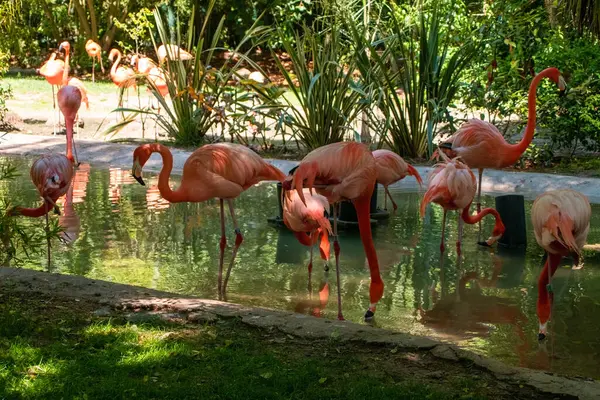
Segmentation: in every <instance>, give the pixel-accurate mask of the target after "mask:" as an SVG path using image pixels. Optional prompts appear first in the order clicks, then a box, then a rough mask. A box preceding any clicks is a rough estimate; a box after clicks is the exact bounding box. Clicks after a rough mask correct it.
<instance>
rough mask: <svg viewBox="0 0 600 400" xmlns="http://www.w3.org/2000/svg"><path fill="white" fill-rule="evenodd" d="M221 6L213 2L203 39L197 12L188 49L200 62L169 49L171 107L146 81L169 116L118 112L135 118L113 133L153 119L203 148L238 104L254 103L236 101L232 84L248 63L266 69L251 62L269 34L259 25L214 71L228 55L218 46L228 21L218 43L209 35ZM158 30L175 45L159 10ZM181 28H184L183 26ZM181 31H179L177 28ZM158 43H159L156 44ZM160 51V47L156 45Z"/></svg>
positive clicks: (217, 37)
mask: <svg viewBox="0 0 600 400" xmlns="http://www.w3.org/2000/svg"><path fill="white" fill-rule="evenodd" d="M215 2H216V0H210V2H209V4H208V7H207V10H206V13H205V16H204V21H203V23H202V27H201V29H200V32H199V33H198V34H195V29H194V23H193V16H194V15H195V13H194V12H193V11H192V13H191V15H192V17H191V19H190V23H189V29H188V34H187V40H186V42H187V48H189V49H194V51H193V52H194V53H195V56H194V59H193V60H190V61H183V60H180V59H179V58H178V57H177V54H170V53H171V51H170V48H169V46H166V49H167V59H166V63H165V66H164V76H165V81H166V85H167V88H168V96H169V98H170V101H167V99H166V98H165V97H163V95H162V94H161V93H160V91H159V90H158V88H157V87H156V86H155V84H154V83H153V81H152V80H151V79H148V77H141V78H144V79H145V81H146V84H147V85H148V87H149V89H150V92H151V93H152V95H153V96H154V97H155V98H156V100H157V101H158V103H159V106H160V108H162V109H163V110H165V114H160V113H158V112H154V111H152V110H148V109H132V108H129V109H117V110H115V111H117V112H123V111H125V112H129V113H130V114H129V116H128V118H126V119H125V120H124V121H122V122H121V123H118V124H116V125H114V126H112V127H110V128H109V129H108V131H107V133H109V134H110V133H113V132H116V131H117V130H119V129H121V128H122V127H123V126H124V125H127V124H128V123H130V122H132V121H133V120H134V119H135V117H136V116H137V115H139V114H149V115H150V116H151V117H152V118H153V119H154V120H155V122H156V124H157V125H158V126H159V127H160V128H162V129H163V130H164V131H165V132H166V133H167V135H168V136H170V137H172V138H174V139H175V141H176V142H178V143H179V144H182V145H198V144H200V143H201V142H202V141H203V140H204V138H205V136H206V134H207V133H208V132H209V131H210V130H211V129H212V128H214V127H216V126H220V127H221V129H222V132H221V134H223V130H224V129H225V126H226V125H227V124H229V123H230V122H229V121H228V115H227V109H228V108H231V107H232V106H233V103H234V102H235V103H238V104H240V105H243V104H244V103H245V102H247V100H248V95H247V93H246V94H242V95H239V96H235V98H233V99H232V98H231V97H230V96H229V94H230V90H229V88H228V82H230V81H232V79H233V76H234V74H235V73H236V71H237V70H238V69H239V68H240V66H241V64H242V63H244V62H245V63H247V64H248V65H250V66H251V67H253V68H254V69H259V70H260V68H259V67H258V66H257V65H256V64H255V63H254V62H253V61H252V60H251V59H250V58H249V57H248V54H249V53H250V52H251V51H252V48H253V46H252V45H248V44H249V43H250V41H251V40H253V41H254V43H255V44H256V43H260V41H261V40H262V39H263V38H264V35H265V33H266V32H268V28H266V27H263V26H260V25H258V21H257V22H256V23H255V24H254V25H253V26H252V27H251V28H250V29H249V30H248V31H247V34H246V36H245V37H244V38H243V39H242V40H241V41H240V43H239V44H238V46H237V47H236V48H235V49H234V50H233V51H230V52H228V54H229V55H228V56H227V58H226V59H225V60H224V62H223V63H222V65H221V66H220V67H214V66H213V65H212V64H213V63H214V62H217V60H215V57H214V56H215V52H216V51H219V50H225V49H224V48H219V47H218V44H219V42H220V41H221V39H222V38H223V33H224V31H223V24H224V22H225V16H223V17H222V18H221V19H220V21H219V23H218V25H217V27H216V29H214V30H213V31H212V37H211V36H210V34H209V31H208V29H207V27H208V22H209V19H210V15H211V13H212V10H213V7H214V5H215ZM154 18H155V21H156V28H157V30H158V34H159V37H160V40H161V42H162V43H163V44H165V45H167V44H175V43H172V42H171V37H172V36H175V35H171V34H170V32H169V29H168V27H167V25H166V24H165V22H164V21H163V18H162V16H161V14H160V12H159V10H158V9H155V10H154ZM177 26H178V25H177ZM177 29H178V28H177ZM180 36H181V35H180V32H179V29H178V30H177V35H176V37H177V39H179V38H180ZM153 40H154V39H153ZM154 46H155V48H157V47H158V46H157V45H156V43H154ZM243 47H248V50H246V51H245V52H241V50H240V49H242V48H243Z"/></svg>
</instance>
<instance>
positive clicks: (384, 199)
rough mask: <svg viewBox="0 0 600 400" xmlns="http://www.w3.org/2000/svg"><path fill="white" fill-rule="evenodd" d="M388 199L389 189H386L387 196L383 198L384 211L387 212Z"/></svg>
mask: <svg viewBox="0 0 600 400" xmlns="http://www.w3.org/2000/svg"><path fill="white" fill-rule="evenodd" d="M387 198H388V191H387V188H385V195H384V196H383V209H384V210H385V211H387Z"/></svg>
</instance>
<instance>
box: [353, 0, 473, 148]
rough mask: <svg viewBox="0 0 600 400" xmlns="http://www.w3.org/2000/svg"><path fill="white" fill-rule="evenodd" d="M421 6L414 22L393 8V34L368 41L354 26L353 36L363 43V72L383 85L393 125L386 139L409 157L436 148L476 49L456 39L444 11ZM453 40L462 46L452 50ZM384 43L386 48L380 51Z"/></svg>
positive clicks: (383, 106)
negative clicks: (446, 25)
mask: <svg viewBox="0 0 600 400" xmlns="http://www.w3.org/2000/svg"><path fill="white" fill-rule="evenodd" d="M422 11H423V12H421V13H420V14H419V19H418V23H417V24H414V25H412V24H411V25H406V24H405V23H404V22H403V21H402V20H400V19H399V18H398V14H397V13H390V14H389V21H390V24H391V29H392V32H391V33H392V34H391V35H390V36H389V37H387V38H385V39H383V40H380V41H376V42H374V43H366V42H365V39H364V37H362V35H360V34H359V33H358V31H356V30H354V33H355V36H354V39H355V40H356V41H357V43H363V46H364V47H363V50H362V51H363V56H362V57H361V63H360V64H359V65H360V70H361V73H362V75H363V76H364V77H367V78H368V79H372V80H374V81H376V82H377V84H378V87H379V88H380V99H381V100H380V103H379V108H380V109H381V112H382V113H383V114H384V116H385V119H386V125H387V128H388V130H389V132H388V135H386V136H385V141H386V142H387V144H388V145H389V146H390V147H391V148H392V149H393V150H394V151H395V152H397V153H399V154H401V155H405V156H410V157H423V156H425V155H430V154H431V153H432V152H433V139H434V138H435V137H436V135H437V129H436V127H437V124H438V123H439V122H440V121H443V120H444V118H446V117H447V116H448V109H449V107H450V105H451V104H452V102H453V100H454V98H455V96H456V94H457V91H458V88H459V77H460V75H461V73H462V72H463V70H464V69H465V67H466V66H467V64H468V62H469V61H470V59H471V58H472V57H473V55H474V54H475V51H476V50H477V47H476V46H475V45H474V44H473V43H472V42H469V41H467V42H461V43H456V42H454V38H453V36H451V35H449V34H448V31H447V30H445V29H442V25H441V21H442V20H444V19H445V17H444V16H442V15H440V14H439V13H438V11H437V8H435V7H434V9H433V11H431V12H429V11H427V10H422ZM449 26H452V24H451V23H450V24H449ZM452 45H453V46H456V47H457V48H455V49H454V51H453V52H451V51H450V47H451V46H452ZM458 46H460V47H458ZM381 47H384V50H383V51H382V52H379V51H378V50H379V48H381ZM369 54H370V55H371V56H372V58H373V60H374V63H373V62H371V60H370V58H369Z"/></svg>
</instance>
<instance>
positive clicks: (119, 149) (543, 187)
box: [0, 133, 600, 203]
mask: <svg viewBox="0 0 600 400" xmlns="http://www.w3.org/2000/svg"><path fill="white" fill-rule="evenodd" d="M75 143H76V147H77V152H78V156H79V161H81V162H84V163H91V164H96V165H104V166H110V167H118V168H125V169H129V168H131V165H132V163H133V160H132V154H133V150H134V149H135V148H136V147H137V145H136V144H130V143H112V142H105V141H101V140H96V139H78V138H76V142H75ZM64 149H65V138H64V136H62V135H58V136H40V135H29V134H22V133H8V134H6V135H5V136H4V137H2V138H0V155H13V156H15V155H22V156H35V155H40V154H44V153H48V152H58V153H62V152H63V151H64ZM171 152H172V154H173V160H174V162H173V173H174V174H180V173H181V171H182V170H183V164H184V163H185V160H186V159H187V158H188V157H189V155H190V154H191V151H186V150H181V149H176V148H171ZM268 161H269V162H270V163H272V164H273V165H275V166H276V167H278V168H280V169H281V170H282V171H284V172H286V173H287V171H289V170H290V169H291V168H293V167H294V166H296V165H297V164H298V161H290V160H276V159H269V160H268ZM161 167H162V162H161V160H160V157H159V156H158V155H154V156H153V157H152V158H151V159H150V160H149V161H148V163H147V164H146V166H145V167H144V169H145V170H146V171H153V172H158V171H160V168H161ZM416 168H417V171H418V172H419V174H420V175H421V176H422V177H423V178H426V177H427V176H428V175H429V172H430V171H431V167H425V166H417V167H416ZM391 187H392V188H400V190H404V191H412V192H414V191H417V190H419V189H420V188H419V186H418V184H417V182H416V180H415V179H414V178H412V177H407V178H406V179H403V180H401V181H400V182H397V183H395V184H394V185H391ZM481 188H482V191H483V192H484V193H486V194H493V195H500V194H521V195H523V196H525V198H526V199H528V200H533V199H535V197H536V196H537V195H539V194H540V193H543V192H545V191H547V190H554V189H561V188H571V189H574V190H577V191H580V192H581V193H583V194H584V195H586V196H587V197H588V198H589V200H590V202H592V203H600V178H590V177H577V176H567V175H555V174H546V173H536V172H515V171H504V170H492V169H486V170H485V172H484V174H483V184H482V187H481Z"/></svg>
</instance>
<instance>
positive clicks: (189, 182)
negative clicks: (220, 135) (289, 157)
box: [132, 143, 285, 299]
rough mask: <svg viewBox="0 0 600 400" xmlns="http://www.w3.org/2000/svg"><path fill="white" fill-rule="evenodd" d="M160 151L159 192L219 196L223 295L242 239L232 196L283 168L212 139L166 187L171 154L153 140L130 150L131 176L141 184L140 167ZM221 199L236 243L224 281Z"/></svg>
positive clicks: (178, 197)
mask: <svg viewBox="0 0 600 400" xmlns="http://www.w3.org/2000/svg"><path fill="white" fill-rule="evenodd" d="M152 153H159V154H160V155H161V157H162V160H163V168H162V170H161V171H160V174H159V176H158V190H159V191H160V194H161V196H162V197H163V198H164V199H165V200H167V201H170V202H171V203H179V202H203V201H206V200H209V199H213V198H218V199H219V203H220V208H221V241H220V243H219V248H220V250H221V251H220V255H219V278H218V285H219V299H221V298H223V297H225V293H226V290H227V281H228V280H229V274H230V273H231V267H232V266H233V262H234V260H235V256H236V254H237V251H238V249H239V247H240V245H241V244H242V241H243V240H244V237H243V236H242V233H241V231H240V228H239V226H238V223H237V218H236V217H235V213H234V211H233V200H234V199H235V198H236V197H238V196H239V195H240V194H242V192H244V191H245V190H246V189H248V188H250V187H252V186H253V185H255V184H257V183H258V182H261V181H266V180H276V181H279V182H282V181H283V180H284V178H285V175H284V173H283V172H281V171H280V170H279V169H277V168H275V167H274V166H272V165H271V164H269V163H267V162H266V161H264V160H263V159H262V158H260V156H259V155H258V154H256V153H255V152H253V151H252V150H250V149H249V148H247V147H244V146H242V145H239V144H233V143H215V144H209V145H205V146H202V147H200V148H199V149H197V150H196V151H194V152H193V153H192V154H191V155H190V156H189V158H188V159H187V160H186V162H185V164H184V166H183V175H182V177H181V185H179V188H178V189H177V190H172V189H171V188H170V187H169V176H170V175H171V170H172V169H173V155H172V154H171V152H170V151H169V149H168V148H167V147H165V146H163V145H161V144H158V143H152V144H144V145H141V146H139V147H138V148H136V149H135V151H134V152H133V169H132V175H133V177H134V178H135V179H136V180H137V181H138V182H139V183H140V184H142V185H144V180H143V179H142V168H143V167H144V165H145V164H146V162H147V161H148V159H149V158H150V156H151V155H152ZM223 200H227V204H228V205H229V213H230V214H231V220H232V221H233V226H234V228H235V234H236V239H235V246H234V247H233V254H232V257H231V261H230V263H229V267H228V268H227V274H226V275H225V280H224V281H223V260H224V255H225V245H226V244H227V239H226V236H225V211H224V207H223Z"/></svg>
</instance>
